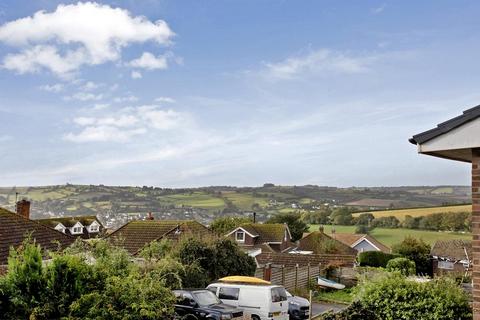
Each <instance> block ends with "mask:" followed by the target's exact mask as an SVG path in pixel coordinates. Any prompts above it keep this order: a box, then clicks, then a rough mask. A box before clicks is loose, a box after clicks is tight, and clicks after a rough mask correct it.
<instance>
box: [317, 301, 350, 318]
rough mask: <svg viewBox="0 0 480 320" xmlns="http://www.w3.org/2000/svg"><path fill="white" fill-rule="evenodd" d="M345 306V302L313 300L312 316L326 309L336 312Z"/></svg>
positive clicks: (326, 310)
mask: <svg viewBox="0 0 480 320" xmlns="http://www.w3.org/2000/svg"><path fill="white" fill-rule="evenodd" d="M346 307H347V305H345V304H336V303H329V302H313V303H312V317H316V316H318V315H321V314H322V313H325V312H328V311H333V312H338V311H341V310H343V309H345V308H346Z"/></svg>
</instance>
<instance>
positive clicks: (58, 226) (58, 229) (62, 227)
mask: <svg viewBox="0 0 480 320" xmlns="http://www.w3.org/2000/svg"><path fill="white" fill-rule="evenodd" d="M54 229H55V230H57V231H60V232H62V233H65V230H66V229H67V228H65V226H64V225H63V224H61V223H59V224H57V225H56V226H55V228H54Z"/></svg>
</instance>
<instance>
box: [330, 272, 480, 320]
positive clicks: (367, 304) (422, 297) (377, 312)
mask: <svg viewBox="0 0 480 320" xmlns="http://www.w3.org/2000/svg"><path fill="white" fill-rule="evenodd" d="M355 299H356V300H355V303H353V304H352V305H351V306H350V307H348V308H347V309H346V310H345V311H343V312H341V313H339V314H337V315H327V316H326V317H324V318H323V319H324V320H333V319H335V320H357V319H358V320H360V319H364V320H397V319H402V320H453V319H455V320H467V319H468V320H471V319H472V310H471V308H470V305H469V300H468V296H467V295H466V293H465V292H464V291H463V290H462V289H460V288H459V287H458V286H457V285H456V284H455V282H454V281H452V280H451V279H448V278H438V279H436V280H433V281H431V282H426V283H419V282H415V281H412V280H408V279H407V278H405V277H404V276H402V275H401V274H399V273H389V274H386V275H384V276H381V277H378V278H377V279H375V280H373V281H369V282H365V283H363V284H361V285H360V286H359V288H358V291H357V295H356V298H355Z"/></svg>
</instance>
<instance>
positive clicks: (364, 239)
mask: <svg viewBox="0 0 480 320" xmlns="http://www.w3.org/2000/svg"><path fill="white" fill-rule="evenodd" d="M362 241H367V242H368V243H369V244H370V245H371V246H372V247H374V248H375V249H377V250H378V251H382V250H380V248H379V247H377V246H376V245H374V244H373V243H372V242H371V241H369V240H368V239H367V238H365V237H363V238H360V239H358V240H357V242H355V243H354V244H352V246H351V248H353V247H356V246H357V245H359V244H360V243H362Z"/></svg>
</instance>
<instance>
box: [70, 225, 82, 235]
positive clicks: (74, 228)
mask: <svg viewBox="0 0 480 320" xmlns="http://www.w3.org/2000/svg"><path fill="white" fill-rule="evenodd" d="M82 229H83V228H82V227H73V230H72V233H73V234H79V233H82Z"/></svg>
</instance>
